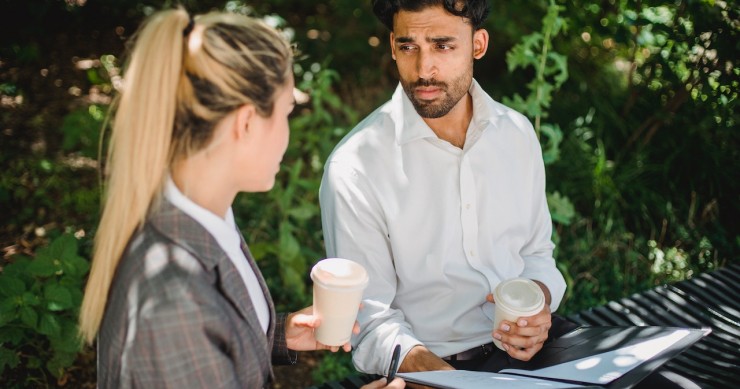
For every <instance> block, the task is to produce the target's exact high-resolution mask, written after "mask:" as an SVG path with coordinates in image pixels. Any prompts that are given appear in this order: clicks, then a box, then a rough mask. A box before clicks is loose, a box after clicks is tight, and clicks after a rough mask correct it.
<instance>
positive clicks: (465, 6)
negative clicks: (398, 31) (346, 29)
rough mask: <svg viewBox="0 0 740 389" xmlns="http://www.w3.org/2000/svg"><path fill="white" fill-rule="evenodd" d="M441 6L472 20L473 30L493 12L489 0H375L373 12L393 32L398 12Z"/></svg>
mask: <svg viewBox="0 0 740 389" xmlns="http://www.w3.org/2000/svg"><path fill="white" fill-rule="evenodd" d="M437 5H441V6H443V7H444V9H445V10H447V12H449V13H451V14H453V15H456V16H462V17H463V18H465V19H468V20H470V24H472V25H473V30H477V29H479V28H480V27H481V26H482V25H483V22H484V21H485V20H486V18H487V17H488V12H489V11H490V10H491V6H490V4H488V0H373V12H374V13H375V16H377V17H378V19H380V21H381V22H383V24H385V26H386V27H388V29H389V30H391V31H393V16H394V15H395V14H396V13H398V11H401V10H404V11H410V12H416V11H421V10H423V9H425V8H427V7H432V6H437Z"/></svg>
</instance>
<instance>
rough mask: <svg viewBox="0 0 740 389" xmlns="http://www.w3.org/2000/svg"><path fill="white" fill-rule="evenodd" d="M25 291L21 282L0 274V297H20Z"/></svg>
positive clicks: (24, 286)
mask: <svg viewBox="0 0 740 389" xmlns="http://www.w3.org/2000/svg"><path fill="white" fill-rule="evenodd" d="M25 291H26V284H24V283H23V281H21V280H19V279H16V278H11V277H9V276H6V275H4V274H0V296H7V297H11V296H20V295H21V294H23V292H25Z"/></svg>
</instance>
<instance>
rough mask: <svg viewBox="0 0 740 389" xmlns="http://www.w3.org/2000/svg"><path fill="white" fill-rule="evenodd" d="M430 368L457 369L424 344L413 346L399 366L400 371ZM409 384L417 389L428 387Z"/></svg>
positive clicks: (427, 369)
mask: <svg viewBox="0 0 740 389" xmlns="http://www.w3.org/2000/svg"><path fill="white" fill-rule="evenodd" d="M430 370H455V368H453V367H452V366H450V364H449V363H447V362H445V361H444V360H443V359H442V358H440V357H438V356H437V355H435V354H434V353H433V352H431V351H429V349H427V348H426V347H424V346H416V347H414V348H412V349H411V351H409V353H408V354H406V357H405V358H403V362H401V366H400V367H399V368H398V371H399V372H400V373H411V372H415V371H430ZM407 386H408V387H409V388H415V389H422V388H427V387H426V386H422V385H418V384H412V383H407Z"/></svg>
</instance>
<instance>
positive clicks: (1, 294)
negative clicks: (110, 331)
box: [0, 234, 90, 387]
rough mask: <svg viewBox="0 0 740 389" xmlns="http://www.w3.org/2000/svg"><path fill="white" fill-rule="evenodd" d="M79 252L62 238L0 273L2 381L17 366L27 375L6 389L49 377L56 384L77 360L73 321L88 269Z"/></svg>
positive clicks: (11, 381)
mask: <svg viewBox="0 0 740 389" xmlns="http://www.w3.org/2000/svg"><path fill="white" fill-rule="evenodd" d="M78 251H79V250H78V242H77V239H76V238H75V237H74V236H72V235H70V234H64V235H61V236H59V237H58V238H56V239H54V240H53V241H52V242H51V244H50V245H49V246H46V247H42V248H40V249H39V250H37V252H36V256H35V257H34V258H26V257H23V256H17V257H16V258H14V259H13V261H12V262H11V263H9V264H8V265H6V266H5V267H4V268H3V271H2V273H0V375H4V376H8V377H14V376H16V375H13V374H7V373H8V372H9V371H12V369H15V368H17V367H18V366H19V364H25V369H26V370H25V371H26V372H27V373H31V374H30V375H29V376H26V377H22V376H18V378H17V379H18V381H15V380H14V379H8V380H6V381H5V382H4V385H7V386H8V387H13V386H14V385H19V386H20V387H27V386H28V385H29V384H30V383H31V382H36V383H40V382H46V376H47V375H48V374H51V375H52V376H53V377H55V378H57V379H59V378H61V377H62V376H63V375H64V374H65V372H66V370H67V369H68V368H70V367H71V366H72V364H73V363H74V361H75V359H76V358H77V353H78V352H79V351H80V347H81V342H80V339H79V337H78V336H77V316H78V314H79V307H80V304H81V303H82V290H83V285H84V279H85V276H86V275H87V273H88V271H89V268H90V266H89V263H88V261H87V260H85V259H84V258H82V257H81V256H79V254H78Z"/></svg>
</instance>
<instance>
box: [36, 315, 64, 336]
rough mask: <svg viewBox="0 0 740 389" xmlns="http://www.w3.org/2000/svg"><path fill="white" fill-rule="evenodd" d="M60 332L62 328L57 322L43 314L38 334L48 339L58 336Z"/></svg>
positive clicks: (53, 317)
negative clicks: (48, 337) (46, 336)
mask: <svg viewBox="0 0 740 389" xmlns="http://www.w3.org/2000/svg"><path fill="white" fill-rule="evenodd" d="M61 332H62V327H61V326H60V325H59V320H58V319H57V318H56V317H55V316H54V315H51V314H48V313H44V314H42V315H41V321H40V322H39V333H41V334H44V335H48V336H50V337H56V336H59V334H60V333H61Z"/></svg>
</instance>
